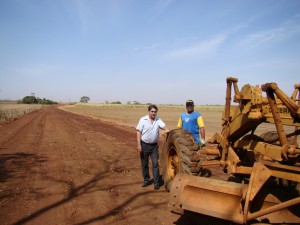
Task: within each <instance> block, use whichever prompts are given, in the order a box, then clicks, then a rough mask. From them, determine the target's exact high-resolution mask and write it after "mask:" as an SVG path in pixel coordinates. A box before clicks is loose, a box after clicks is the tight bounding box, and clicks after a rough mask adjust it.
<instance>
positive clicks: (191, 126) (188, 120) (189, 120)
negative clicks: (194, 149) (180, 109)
mask: <svg viewBox="0 0 300 225" xmlns="http://www.w3.org/2000/svg"><path fill="white" fill-rule="evenodd" d="M199 117H201V114H200V113H199V112H196V111H194V112H192V113H191V114H188V113H186V112H184V113H182V114H181V116H180V119H181V122H182V127H181V128H182V129H184V130H187V131H189V132H190V133H191V134H192V135H193V136H194V137H195V141H196V142H197V143H198V144H200V135H199V125H198V121H197V119H198V118H199Z"/></svg>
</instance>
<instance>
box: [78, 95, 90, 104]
mask: <svg viewBox="0 0 300 225" xmlns="http://www.w3.org/2000/svg"><path fill="white" fill-rule="evenodd" d="M89 101H90V98H89V97H87V96H82V97H81V99H80V102H82V103H88V102H89Z"/></svg>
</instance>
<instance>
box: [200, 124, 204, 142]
mask: <svg viewBox="0 0 300 225" xmlns="http://www.w3.org/2000/svg"><path fill="white" fill-rule="evenodd" d="M200 135H201V136H200V137H201V139H200V141H201V143H202V144H205V129H204V127H200Z"/></svg>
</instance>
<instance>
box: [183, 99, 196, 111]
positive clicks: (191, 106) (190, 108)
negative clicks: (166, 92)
mask: <svg viewBox="0 0 300 225" xmlns="http://www.w3.org/2000/svg"><path fill="white" fill-rule="evenodd" d="M185 107H186V110H187V111H188V113H191V112H194V102H193V100H187V101H186V103H185Z"/></svg>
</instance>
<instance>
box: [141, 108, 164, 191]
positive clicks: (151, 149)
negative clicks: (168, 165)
mask: <svg viewBox="0 0 300 225" xmlns="http://www.w3.org/2000/svg"><path fill="white" fill-rule="evenodd" d="M157 111H158V108H157V106H156V105H149V107H148V115H146V116H143V117H142V118H141V119H140V120H139V123H138V125H137V127H136V130H137V135H136V137H137V150H138V151H139V153H140V157H141V162H142V174H143V178H144V183H143V184H142V187H146V186H148V185H150V184H151V180H150V173H149V166H148V164H149V156H150V157H151V161H152V175H153V183H154V189H155V190H158V189H159V187H160V185H159V165H158V158H159V155H158V147H159V146H158V139H159V129H162V130H164V131H165V133H167V132H169V129H168V128H167V126H166V124H165V123H164V122H163V121H162V120H161V119H160V118H159V117H157V116H156V115H157Z"/></svg>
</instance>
